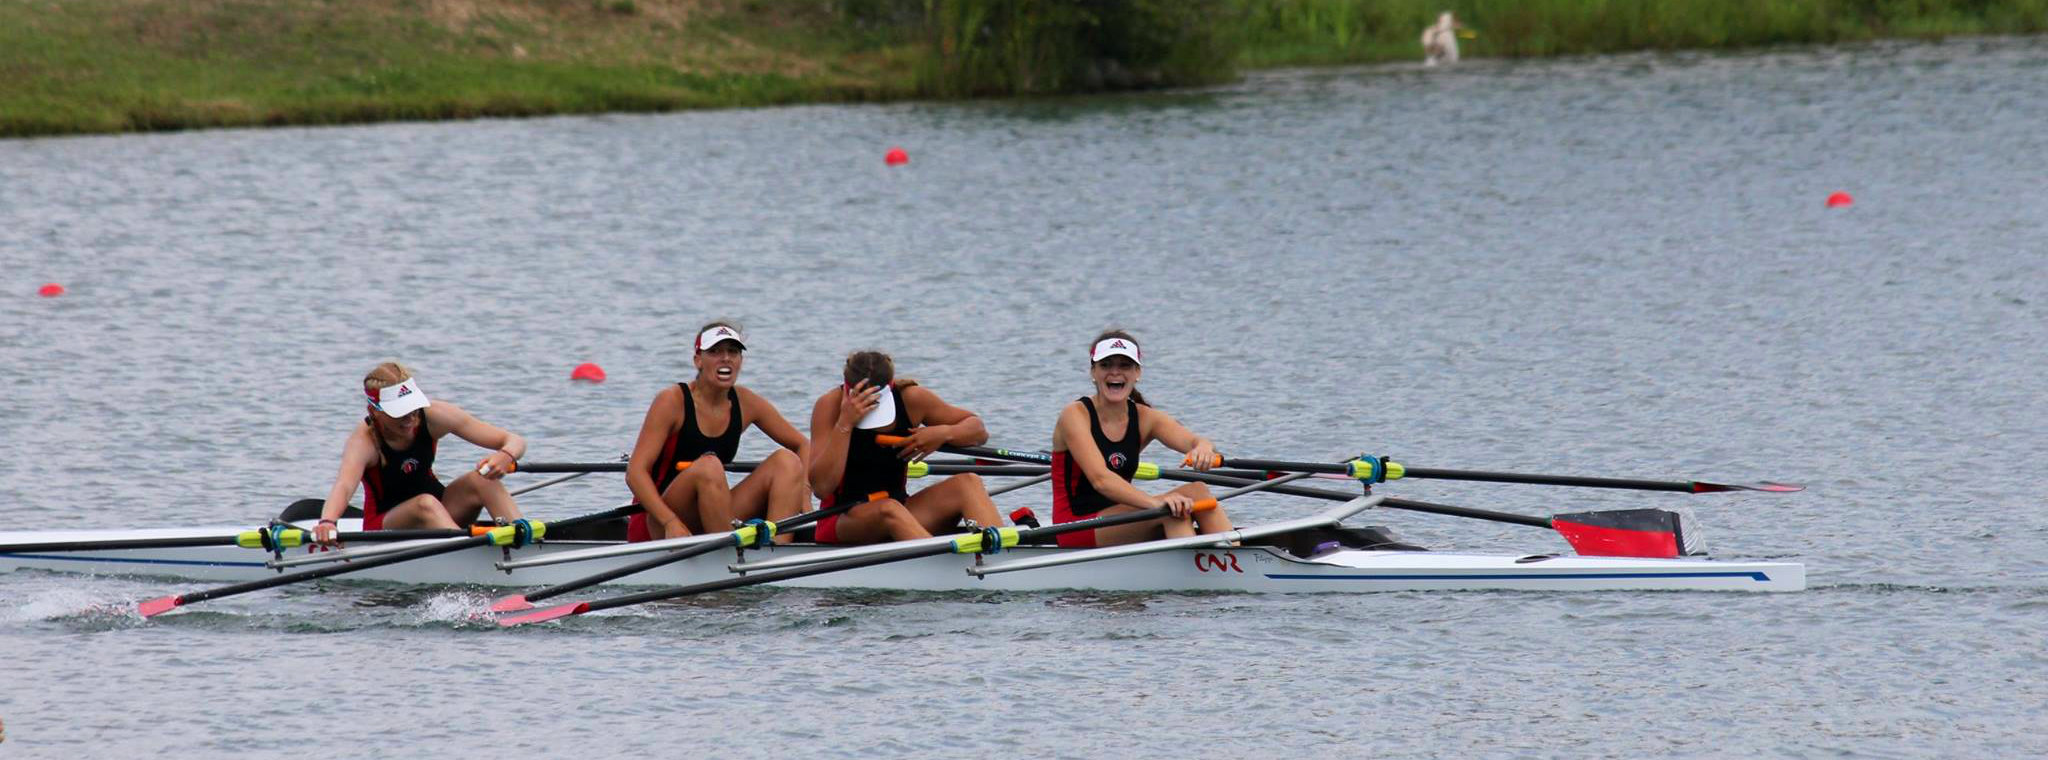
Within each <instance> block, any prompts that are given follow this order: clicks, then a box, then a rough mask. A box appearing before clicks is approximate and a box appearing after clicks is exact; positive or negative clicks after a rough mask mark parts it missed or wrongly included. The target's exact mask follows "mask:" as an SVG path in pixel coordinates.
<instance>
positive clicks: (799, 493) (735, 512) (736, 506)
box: [732, 449, 811, 544]
mask: <svg viewBox="0 0 2048 760" xmlns="http://www.w3.org/2000/svg"><path fill="white" fill-rule="evenodd" d="M810 506H811V488H810V484H809V483H808V482H806V481H805V479H804V466H803V462H802V460H799V459H797V456H796V454H795V452H792V451H790V450H789V449H783V450H781V451H777V452H775V453H773V454H770V455H768V458H767V459H765V460H762V462H761V466H760V467H757V468H755V469H754V471H753V472H752V473H749V474H748V475H747V477H746V479H744V480H741V481H740V482H739V484H738V485H735V486H733V487H732V516H733V519H736V520H752V519H755V518H765V519H767V520H769V521H771V522H781V521H783V520H787V519H789V518H791V517H795V516H797V515H798V514H801V513H803V512H804V510H806V509H809V508H810ZM789 541H790V536H789V535H787V534H777V535H776V536H775V542H776V543H782V544H786V543H789Z"/></svg>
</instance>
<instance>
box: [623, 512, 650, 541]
mask: <svg viewBox="0 0 2048 760" xmlns="http://www.w3.org/2000/svg"><path fill="white" fill-rule="evenodd" d="M653 540H654V531H653V530H650V529H649V528H648V527H647V513H646V512H636V513H634V514H633V516H632V517H628V518H626V543H630V544H637V543H640V542H642V541H653Z"/></svg>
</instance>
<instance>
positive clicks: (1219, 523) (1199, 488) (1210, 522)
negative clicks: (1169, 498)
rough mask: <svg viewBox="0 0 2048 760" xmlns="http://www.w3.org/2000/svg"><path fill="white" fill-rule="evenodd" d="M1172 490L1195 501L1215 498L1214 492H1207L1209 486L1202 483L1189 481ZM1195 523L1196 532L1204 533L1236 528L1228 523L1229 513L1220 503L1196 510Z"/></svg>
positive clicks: (1221, 531)
mask: <svg viewBox="0 0 2048 760" xmlns="http://www.w3.org/2000/svg"><path fill="white" fill-rule="evenodd" d="M1173 490H1175V491H1180V492H1181V493H1185V494H1187V495H1188V496H1189V497H1192V498H1193V499H1194V500H1196V501H1201V500H1203V499H1213V498H1216V495H1215V494H1212V493H1210V492H1209V486H1208V485H1206V484H1202V483H1189V484H1187V485H1184V486H1181V487H1179V488H1176V489H1173ZM1195 525H1196V526H1197V528H1198V532H1200V533H1205V534H1206V533H1223V532H1225V531H1229V530H1234V529H1235V528H1236V526H1234V525H1232V524H1231V523H1230V515H1229V514H1227V513H1225V512H1224V511H1223V505H1221V504H1218V505H1216V508H1215V509H1210V510H1205V511H1202V512H1196V513H1195Z"/></svg>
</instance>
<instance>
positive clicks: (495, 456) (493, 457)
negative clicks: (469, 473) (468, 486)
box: [476, 449, 519, 480]
mask: <svg viewBox="0 0 2048 760" xmlns="http://www.w3.org/2000/svg"><path fill="white" fill-rule="evenodd" d="M517 469H519V460H517V459H513V458H512V455H511V454H507V453H505V452H504V450H502V449H501V450H498V451H493V452H491V453H490V455H489V456H486V457H484V458H483V461H481V462H477V463H476V474H478V475H482V476H484V477H486V478H490V479H491V480H497V479H499V478H503V477H505V474H506V473H509V472H512V471H514V470H517Z"/></svg>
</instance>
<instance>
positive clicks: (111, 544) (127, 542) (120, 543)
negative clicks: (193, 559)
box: [0, 528, 469, 554]
mask: <svg viewBox="0 0 2048 760" xmlns="http://www.w3.org/2000/svg"><path fill="white" fill-rule="evenodd" d="M288 530H302V529H300V528H289V529H288ZM467 535H469V531H466V530H375V531H363V532H350V533H343V534H340V536H339V540H341V541H412V540H416V539H422V538H461V537H463V536H467ZM239 542H240V536H238V535H230V536H178V537H173V538H117V539H112V540H107V541H42V542H38V543H30V544H5V545H0V554H27V553H32V552H94V551H120V550H122V549H181V548H185V547H192V546H234V545H236V544H237V543H239Z"/></svg>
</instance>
